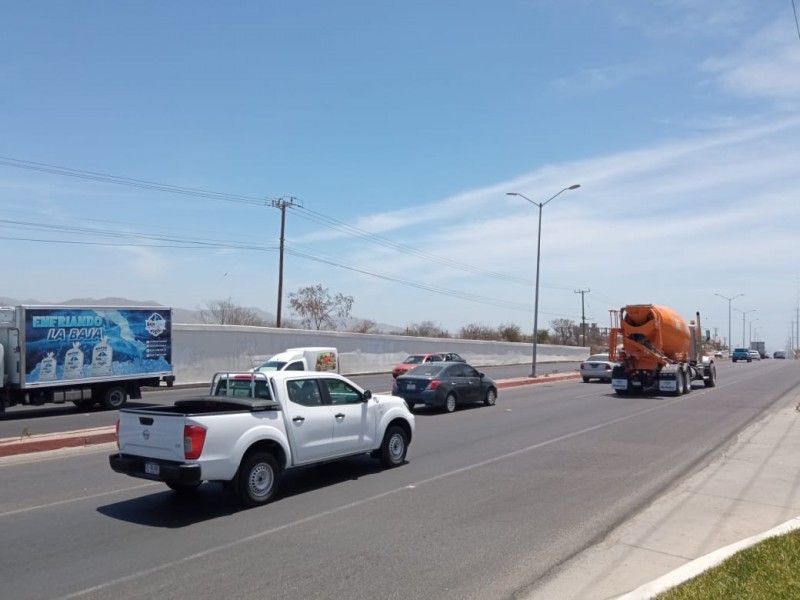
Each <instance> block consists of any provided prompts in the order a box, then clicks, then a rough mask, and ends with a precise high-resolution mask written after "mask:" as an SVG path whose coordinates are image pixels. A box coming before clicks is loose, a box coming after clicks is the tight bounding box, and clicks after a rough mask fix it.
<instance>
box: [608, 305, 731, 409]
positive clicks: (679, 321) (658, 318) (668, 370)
mask: <svg viewBox="0 0 800 600" xmlns="http://www.w3.org/2000/svg"><path fill="white" fill-rule="evenodd" d="M611 325H612V327H611V336H610V340H609V360H611V361H612V362H615V363H617V365H616V366H615V367H614V369H613V370H612V371H611V387H612V388H613V389H614V391H615V392H616V393H617V394H619V395H625V394H629V393H636V392H665V393H670V394H672V395H674V396H680V395H682V394H688V393H689V392H690V391H691V390H692V381H702V382H703V383H704V385H705V387H714V386H715V385H716V384H717V367H716V365H715V364H714V360H713V358H711V357H708V356H705V355H704V354H703V344H702V337H701V329H700V313H699V312H698V313H697V320H696V321H691V323H690V324H687V323H686V321H685V320H684V319H683V318H682V317H681V316H680V315H679V314H678V313H676V312H675V311H674V310H672V309H671V308H667V307H665V306H656V305H655V304H632V305H629V306H625V307H623V308H622V309H621V310H620V311H619V313H614V312H613V311H612V323H611Z"/></svg>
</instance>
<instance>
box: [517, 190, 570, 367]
mask: <svg viewBox="0 0 800 600" xmlns="http://www.w3.org/2000/svg"><path fill="white" fill-rule="evenodd" d="M579 187H581V185H580V184H579V183H576V184H574V185H571V186H569V187H565V188H564V189H563V190H561V191H559V192H558V193H557V194H555V195H553V196H551V197H550V198H548V199H547V200H546V201H544V202H534V201H533V200H531V199H530V198H528V197H527V196H525V195H524V194H520V193H518V192H506V196H519V197H520V198H524V199H525V200H527V201H528V202H530V203H531V204H533V205H535V206H538V207H539V232H538V234H537V236H536V292H535V294H534V300H533V355H532V357H531V375H530V376H531V377H536V345H537V343H538V341H539V258H540V256H541V249H542V208H544V207H545V206H546V205H547V204H548V203H549V202H550V201H551V200H554V199H555V198H556V197H557V196H559V195H561V194H563V193H564V192H566V191H567V190H577V189H578V188H579Z"/></svg>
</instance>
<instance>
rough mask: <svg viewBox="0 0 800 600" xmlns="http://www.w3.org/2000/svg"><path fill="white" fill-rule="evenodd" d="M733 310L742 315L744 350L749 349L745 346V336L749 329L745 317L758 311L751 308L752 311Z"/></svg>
mask: <svg viewBox="0 0 800 600" xmlns="http://www.w3.org/2000/svg"><path fill="white" fill-rule="evenodd" d="M733 310H735V311H737V312H740V313H742V348H747V346H745V345H744V342H745V340H744V334H745V330H746V329H747V323H746V322H745V316H747V313H751V312H755V311H756V310H757V309H755V308H751V309H750V310H739V309H738V308H734V309H733ZM748 350H749V348H748Z"/></svg>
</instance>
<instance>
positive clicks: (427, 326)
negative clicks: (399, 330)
mask: <svg viewBox="0 0 800 600" xmlns="http://www.w3.org/2000/svg"><path fill="white" fill-rule="evenodd" d="M406 335H413V336H414V337H436V338H447V337H450V333H449V332H448V331H447V330H446V329H442V328H441V327H440V326H439V325H437V324H436V323H434V322H433V321H422V322H421V323H412V324H411V325H409V326H408V327H406Z"/></svg>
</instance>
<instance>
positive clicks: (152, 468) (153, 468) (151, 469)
mask: <svg viewBox="0 0 800 600" xmlns="http://www.w3.org/2000/svg"><path fill="white" fill-rule="evenodd" d="M144 472H145V473H147V474H148V475H158V473H159V466H158V463H154V462H146V463H144Z"/></svg>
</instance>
